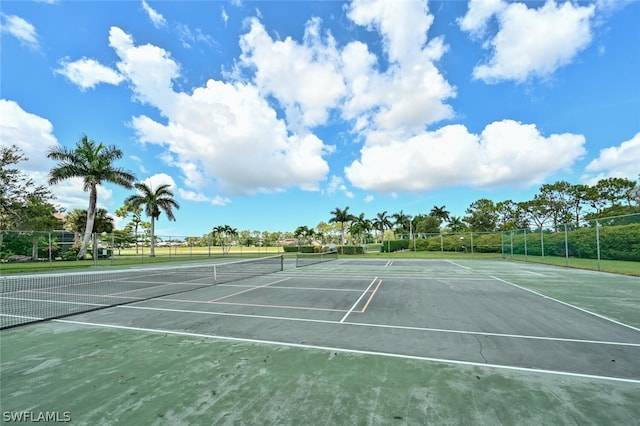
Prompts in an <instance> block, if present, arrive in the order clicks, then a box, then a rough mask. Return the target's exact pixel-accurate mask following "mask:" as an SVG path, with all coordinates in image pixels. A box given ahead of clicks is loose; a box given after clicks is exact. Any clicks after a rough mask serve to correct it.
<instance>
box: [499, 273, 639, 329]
mask: <svg viewBox="0 0 640 426" xmlns="http://www.w3.org/2000/svg"><path fill="white" fill-rule="evenodd" d="M491 278H494V279H496V280H498V281H500V282H502V283H504V284H507V285H510V286H513V287H516V288H519V289H520V290H524V291H527V292H529V293H532V294H535V295H536V296H540V297H542V298H544V299H548V300H552V301H554V302H557V303H560V304H562V305H565V306H568V307H570V308H573V309H577V310H579V311H581V312H584V313H586V314H589V315H593V316H594V317H598V318H600V319H603V320H605V321H609V322H612V323H614V324H617V325H621V326H623V327H626V328H630V329H632V330H635V331H640V328H638V327H634V326H632V325H629V324H625V323H623V322H620V321H617V320H614V319H612V318H609V317H605V316H604V315H600V314H596V313H595V312H591V311H589V310H587V309H584V308H581V307H579V306H576V305H572V304H571V303H567V302H563V301H562V300H558V299H555V298H553V297H550V296H547V295H545V294H542V293H538V292H537V291H534V290H530V289H528V288H526V287H522V286H519V285H517V284H514V283H512V282H509V281H507V280H503V279H502V278H498V277H494V276H491Z"/></svg>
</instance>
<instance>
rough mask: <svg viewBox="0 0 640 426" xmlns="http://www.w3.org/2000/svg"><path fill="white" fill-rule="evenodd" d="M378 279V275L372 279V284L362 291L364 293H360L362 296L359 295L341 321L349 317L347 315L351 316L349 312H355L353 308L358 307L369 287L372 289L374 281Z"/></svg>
mask: <svg viewBox="0 0 640 426" xmlns="http://www.w3.org/2000/svg"><path fill="white" fill-rule="evenodd" d="M377 279H378V277H375V278H374V279H373V281H371V284H369V287H367V289H366V290H365V291H363V292H362V294H361V295H360V297H358V300H356V303H354V304H353V306H352V307H351V309H349V311H348V312H347V313H346V314H344V316H343V317H342V319H341V320H340V322H344V320H346V319H347V317H348V316H349V314H350V313H351V312H353V310H354V309H355V308H356V306H358V303H360V301H361V300H362V298H363V297H364V296H365V294H367V292H368V291H369V289H371V286H372V285H373V283H375V282H376V280H377Z"/></svg>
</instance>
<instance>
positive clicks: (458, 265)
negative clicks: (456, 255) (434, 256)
mask: <svg viewBox="0 0 640 426" xmlns="http://www.w3.org/2000/svg"><path fill="white" fill-rule="evenodd" d="M445 262H449V263H450V264H452V265H455V266H457V267H459V268H463V269H468V270H471V268H470V267H468V266H464V265H460V264H459V263H456V262H454V261H453V260H448V259H445Z"/></svg>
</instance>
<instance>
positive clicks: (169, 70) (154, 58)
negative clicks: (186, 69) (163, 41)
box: [109, 27, 180, 112]
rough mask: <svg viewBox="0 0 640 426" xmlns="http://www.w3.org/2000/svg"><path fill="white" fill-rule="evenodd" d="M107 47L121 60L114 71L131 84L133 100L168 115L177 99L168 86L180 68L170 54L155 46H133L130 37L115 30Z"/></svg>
mask: <svg viewBox="0 0 640 426" xmlns="http://www.w3.org/2000/svg"><path fill="white" fill-rule="evenodd" d="M109 46H111V47H112V48H113V49H114V50H115V52H116V54H117V55H118V56H119V57H120V61H119V62H118V63H117V68H118V70H119V71H120V73H121V74H122V75H123V76H124V77H125V78H126V79H127V80H129V81H130V82H131V84H132V85H133V91H134V93H135V95H136V97H137V98H138V99H139V100H140V101H141V102H144V103H148V104H150V105H153V106H156V107H158V108H159V109H160V110H161V111H163V112H169V111H170V110H171V108H172V105H173V104H174V100H175V98H176V96H177V94H176V93H175V92H173V90H172V88H171V86H172V83H173V80H174V79H175V78H177V77H178V76H179V75H180V67H179V66H178V64H177V63H176V62H175V61H174V60H173V59H172V58H171V55H170V54H169V53H168V52H167V51H165V50H164V49H161V48H159V47H157V46H153V45H151V44H145V45H142V46H134V44H133V38H132V37H131V36H130V35H129V34H127V33H125V32H124V31H122V30H121V29H120V28H118V27H111V29H110V31H109Z"/></svg>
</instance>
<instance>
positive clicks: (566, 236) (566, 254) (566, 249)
mask: <svg viewBox="0 0 640 426" xmlns="http://www.w3.org/2000/svg"><path fill="white" fill-rule="evenodd" d="M564 259H565V263H566V264H567V266H569V234H567V224H566V223H565V224H564Z"/></svg>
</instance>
